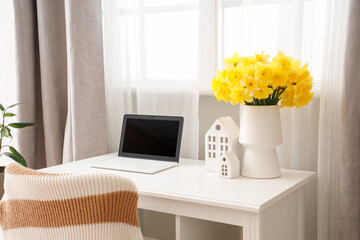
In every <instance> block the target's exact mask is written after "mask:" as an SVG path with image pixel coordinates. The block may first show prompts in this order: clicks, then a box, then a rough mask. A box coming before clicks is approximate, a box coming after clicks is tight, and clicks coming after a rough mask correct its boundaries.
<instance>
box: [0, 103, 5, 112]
mask: <svg viewBox="0 0 360 240" xmlns="http://www.w3.org/2000/svg"><path fill="white" fill-rule="evenodd" d="M0 110H1V111H5V108H4V106H3V105H2V104H1V103H0Z"/></svg>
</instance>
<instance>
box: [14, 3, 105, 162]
mask: <svg viewBox="0 0 360 240" xmlns="http://www.w3.org/2000/svg"><path fill="white" fill-rule="evenodd" d="M13 2H14V15H15V35H16V48H17V49H16V51H17V52H16V57H17V59H16V64H17V74H18V76H17V81H18V86H19V99H20V101H22V102H24V104H23V105H22V106H21V107H20V109H19V119H20V120H24V121H25V120H26V121H35V122H36V123H37V127H34V128H27V129H22V131H19V135H20V136H19V150H20V152H21V153H22V154H23V155H24V157H25V158H26V160H27V162H28V165H29V166H30V167H32V168H41V167H46V166H51V165H56V164H61V163H63V162H70V161H75V160H79V159H82V158H86V157H91V156H95V155H99V154H103V153H106V152H107V142H106V141H107V140H106V126H105V123H106V119H105V93H104V69H103V51H102V30H101V29H102V27H101V1H100V0H76V1H71V0H57V1H41V0H26V1H23V0H13Z"/></svg>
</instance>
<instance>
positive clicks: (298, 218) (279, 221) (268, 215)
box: [244, 189, 304, 240]
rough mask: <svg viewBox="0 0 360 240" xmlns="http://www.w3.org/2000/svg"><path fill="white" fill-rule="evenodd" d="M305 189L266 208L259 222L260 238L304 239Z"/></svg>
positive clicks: (270, 239) (276, 239) (277, 239)
mask: <svg viewBox="0 0 360 240" xmlns="http://www.w3.org/2000/svg"><path fill="white" fill-rule="evenodd" d="M303 192H304V190H303V189H299V190H297V191H295V192H293V193H291V194H290V195H289V196H286V197H284V198H283V199H281V200H280V201H279V202H277V203H275V204H273V205H272V206H270V207H268V208H267V209H265V210H264V211H263V212H262V213H261V215H260V219H259V220H258V223H259V224H260V228H259V230H260V231H259V233H260V236H259V237H258V238H247V237H245V233H244V239H259V240H289V239H291V240H303V238H304V234H303V230H304V229H303V228H304V222H303V221H304V199H303V197H304V194H303Z"/></svg>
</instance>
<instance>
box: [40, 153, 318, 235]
mask: <svg viewBox="0 0 360 240" xmlns="http://www.w3.org/2000/svg"><path fill="white" fill-rule="evenodd" d="M114 156H116V153H113V154H107V155H103V156H99V157H95V158H90V159H85V160H81V161H76V162H73V163H69V164H64V165H59V166H54V167H50V168H46V169H42V171H46V172H53V173H55V172H61V173H69V172H109V173H113V174H119V175H122V176H125V177H128V178H130V179H132V180H133V181H134V182H135V184H136V185H137V187H138V192H139V208H141V209H148V210H153V211H158V212H164V213H170V214H174V215H176V239H177V240H187V239H189V236H188V234H192V233H193V232H196V231H192V229H190V228H191V225H192V224H187V223H186V219H188V218H187V217H191V218H196V219H203V220H209V221H214V222H221V223H227V224H231V225H236V226H241V227H242V237H241V236H240V237H239V238H240V239H244V240H297V239H298V240H300V239H303V220H304V215H303V211H304V201H303V197H304V196H303V195H304V186H305V184H306V183H308V182H309V181H311V180H312V179H314V178H315V173H314V172H305V171H296V170H286V169H282V170H281V174H282V176H281V177H280V178H277V179H268V180H260V179H250V178H245V177H239V178H236V179H224V178H219V177H218V176H217V174H215V173H210V172H206V171H205V167H204V161H199V160H190V159H181V160H180V165H179V166H177V167H174V168H171V169H168V170H165V171H162V172H159V173H156V174H153V175H148V174H140V173H131V172H122V171H112V170H102V169H96V168H90V167H89V163H93V162H96V161H100V160H103V159H106V158H111V157H114ZM193 230H194V229H193ZM205 235H206V234H205ZM192 238H193V237H192ZM194 239H199V240H200V239H201V236H197V237H196V238H194ZM204 239H208V236H206V237H204Z"/></svg>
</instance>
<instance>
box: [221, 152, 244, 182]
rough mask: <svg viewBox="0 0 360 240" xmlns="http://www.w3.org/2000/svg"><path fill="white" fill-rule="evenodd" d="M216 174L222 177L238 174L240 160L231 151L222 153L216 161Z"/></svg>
mask: <svg viewBox="0 0 360 240" xmlns="http://www.w3.org/2000/svg"><path fill="white" fill-rule="evenodd" d="M217 167H218V175H219V177H223V178H235V177H238V176H240V161H239V158H238V157H237V156H236V154H235V153H234V152H233V151H230V152H225V153H223V154H222V155H221V156H220V157H219V158H218V162H217Z"/></svg>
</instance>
